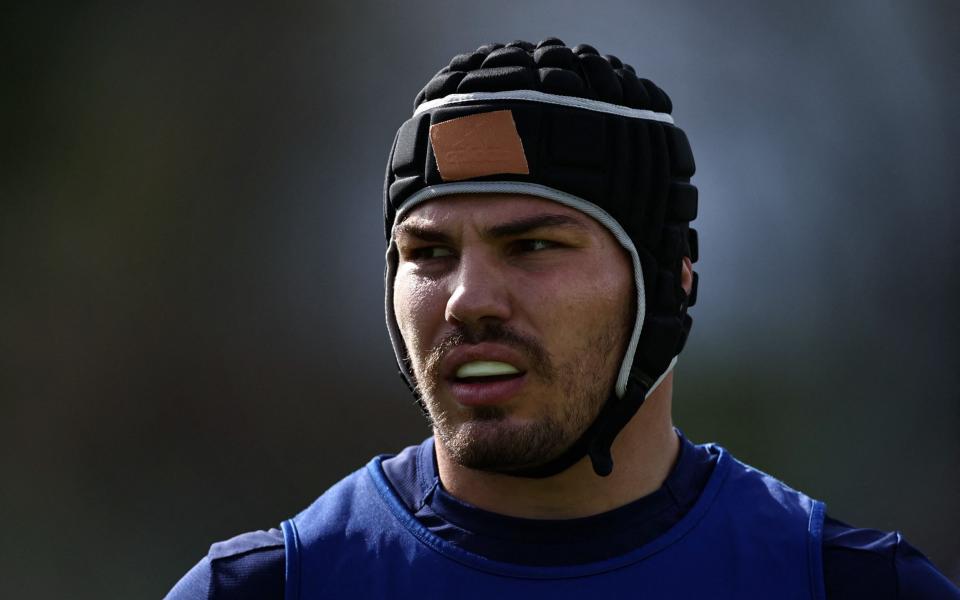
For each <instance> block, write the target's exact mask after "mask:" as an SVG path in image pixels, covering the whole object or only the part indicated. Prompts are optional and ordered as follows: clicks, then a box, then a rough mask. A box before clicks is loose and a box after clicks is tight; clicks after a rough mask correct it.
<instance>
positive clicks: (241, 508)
mask: <svg viewBox="0 0 960 600" xmlns="http://www.w3.org/2000/svg"><path fill="white" fill-rule="evenodd" d="M2 14H3V16H2V19H0V33H2V37H0V40H2V42H0V43H2V48H3V52H2V53H0V54H2V56H0V65H2V67H3V68H2V80H0V82H2V83H0V85H2V87H0V108H2V117H0V124H2V139H3V143H2V144H0V161H2V163H0V473H2V480H0V514H2V515H3V516H4V517H5V523H4V527H3V534H2V535H0V595H2V596H3V597H5V598H20V597H28V596H29V597H32V598H106V597H116V598H151V597H152V598H156V597H160V596H162V595H163V594H164V593H165V592H166V591H167V590H168V589H169V588H170V587H171V586H172V585H173V583H174V582H175V581H176V580H177V579H178V578H179V577H180V576H181V575H182V574H183V573H184V572H185V571H186V570H187V569H188V568H189V567H190V566H191V565H192V564H193V563H194V562H196V561H197V560H198V559H199V558H200V557H202V556H203V555H204V553H205V552H206V550H207V547H208V545H209V544H210V543H211V542H213V541H216V540H219V539H224V538H227V537H230V536H232V535H234V534H236V533H239V532H242V531H247V530H251V529H258V528H268V527H271V526H276V525H277V524H278V523H279V521H280V520H282V519H284V518H286V517H288V516H290V515H292V514H294V513H296V512H297V511H299V510H300V509H301V508H303V507H304V506H306V505H307V504H308V503H309V502H310V501H311V500H312V499H313V498H314V497H315V496H316V495H318V494H319V493H320V492H322V491H323V490H324V489H325V488H326V487H327V486H328V485H329V484H331V483H332V482H334V481H336V480H337V479H339V478H340V477H341V476H343V475H344V474H346V473H348V472H349V471H351V470H353V469H354V468H356V467H358V466H360V465H362V464H363V463H364V462H365V461H366V460H367V459H368V458H369V457H370V456H371V455H373V454H377V453H381V452H392V451H396V450H398V449H399V448H401V447H403V446H404V445H407V444H410V443H413V442H416V441H418V440H419V439H421V438H422V437H423V436H425V435H426V434H427V429H426V427H425V424H424V423H423V422H422V420H421V417H420V415H419V412H418V410H417V409H416V408H415V407H414V406H413V405H412V401H411V399H410V398H409V396H408V394H407V392H406V390H405V388H404V386H403V384H402V383H401V381H400V379H399V378H398V376H397V375H396V372H395V367H394V363H393V355H392V352H391V350H390V348H389V342H388V339H387V335H386V331H385V327H384V325H383V312H382V311H383V300H382V291H383V290H382V286H383V283H382V275H383V238H382V217H381V208H380V202H381V198H380V194H381V185H382V177H383V167H384V161H385V159H386V153H387V150H388V147H389V144H390V142H391V140H392V138H393V134H394V132H395V131H396V128H397V127H398V126H399V125H400V123H402V122H403V120H405V119H406V118H407V117H408V116H409V114H410V111H411V109H412V101H413V98H414V96H415V95H416V92H417V91H418V90H419V89H420V87H421V86H422V85H423V84H424V83H425V82H426V81H427V80H428V79H429V77H430V76H431V75H432V74H433V73H434V72H435V71H436V70H438V69H439V68H440V67H441V66H443V65H444V64H445V63H446V61H448V60H449V58H450V57H452V56H453V55H454V54H455V53H458V52H462V51H467V50H471V49H473V48H475V47H476V46H478V45H480V44H483V43H487V42H491V41H503V42H506V41H510V40H513V39H517V38H519V39H526V40H530V41H534V42H535V41H537V40H539V39H542V38H545V37H548V36H551V35H555V36H558V37H560V38H561V39H562V40H564V41H565V42H567V43H568V44H570V45H574V44H577V43H581V42H585V43H589V44H592V45H594V46H596V47H598V48H599V50H600V51H601V52H602V53H611V54H615V55H617V56H619V57H620V58H622V59H623V60H625V61H626V62H629V63H631V64H633V65H634V66H635V67H636V69H637V71H638V72H639V73H641V74H642V75H644V76H646V77H649V78H650V79H653V80H654V81H655V82H657V83H658V84H659V85H660V86H662V87H663V88H664V89H666V90H667V92H668V93H669V94H670V95H671V96H672V98H673V101H674V106H675V111H674V114H675V117H676V119H677V123H678V124H679V125H680V126H681V127H683V128H684V129H685V130H686V131H687V133H688V135H689V137H690V140H691V143H692V145H693V149H694V153H695V155H696V158H697V164H698V172H697V175H696V177H695V178H694V182H695V183H696V184H697V185H698V187H699V188H700V197H701V210H700V216H699V218H698V220H697V222H696V226H697V228H698V229H699V230H700V239H701V256H702V260H701V261H700V263H698V271H699V272H700V274H701V287H700V298H699V303H698V305H697V306H696V307H695V308H694V309H693V316H694V329H693V333H692V336H691V339H690V342H689V344H688V346H687V348H688V350H687V351H685V353H684V355H683V356H682V357H681V362H680V364H679V366H678V381H677V399H676V401H675V405H676V407H677V417H676V422H677V424H678V426H680V427H681V428H682V429H683V430H684V431H685V432H686V433H687V434H688V435H689V436H690V437H692V438H693V439H695V440H698V441H708V440H715V441H719V442H720V443H722V444H724V445H725V446H726V447H727V448H729V449H731V450H732V451H733V452H734V453H736V454H737V455H738V456H739V457H740V458H742V459H744V460H746V461H748V462H751V463H753V464H755V465H756V466H758V467H760V468H762V469H764V470H768V471H770V472H773V473H775V474H776V475H778V476H779V477H781V478H782V479H784V480H786V481H787V482H788V483H790V484H792V485H793V486H795V487H799V488H801V489H803V490H805V491H806V492H807V493H809V494H811V495H814V496H817V497H819V498H821V499H823V500H825V501H826V502H827V503H828V506H829V511H830V513H831V514H832V515H834V516H836V517H838V518H841V519H843V520H846V521H849V522H851V523H854V524H857V525H860V526H869V527H877V528H883V529H899V530H901V531H903V532H904V534H905V535H906V537H907V538H908V539H909V540H910V541H911V542H913V543H914V544H915V545H916V546H918V547H919V548H921V549H922V550H923V551H925V552H926V553H927V554H928V555H929V556H930V557H931V559H932V560H933V561H934V562H935V563H936V564H937V565H938V566H939V567H940V568H941V569H942V570H943V571H944V572H946V573H947V574H948V575H949V576H951V577H952V578H953V579H954V580H955V581H960V509H958V507H960V391H958V390H960V361H958V354H960V352H958V344H960V324H958V317H957V311H956V308H955V305H956V299H957V298H958V296H960V275H958V269H957V265H958V259H960V246H958V239H960V235H958V233H957V226H958V220H960V209H958V207H957V203H956V192H957V189H958V188H960V177H958V167H957V161H958V158H960V156H958V142H957V138H958V134H960V131H958V129H960V128H958V125H957V119H956V115H955V113H956V105H957V97H958V92H960V89H958V87H960V77H958V75H960V73H958V71H960V60H958V59H960V53H958V49H960V43H958V41H957V40H958V39H960V36H958V35H957V33H958V31H960V27H958V25H960V8H958V5H957V4H956V3H955V2H952V1H942V2H935V1H922V2H911V3H907V2H889V1H887V2H884V1H876V2H874V1H867V0H862V1H852V2H842V3H832V2H827V1H818V2H804V3H798V2H785V1H783V2H761V1H759V0H756V1H748V2H724V3H719V2H671V3H669V4H668V3H662V2H639V1H630V2H627V1H623V2H617V1H608V2H598V3H592V4H588V3H586V2H582V1H581V2H570V1H558V0H554V1H543V0H540V1H531V2H522V3H519V2H516V3H515V2H508V1H504V0H496V1H490V2H471V3H460V2H429V3H427V2H423V3H410V2H404V3H401V2H369V1H356V2H351V3H339V4H328V3H323V2H288V3H275V4H269V3H262V4H260V5H259V7H254V6H252V5H241V4H224V5H222V6H220V7H215V6H213V5H208V4H202V5H201V4H198V3H176V2H166V3H159V2H158V3H144V2H128V3H61V4H45V3H22V5H21V6H19V7H6V8H4V9H3V13H2Z"/></svg>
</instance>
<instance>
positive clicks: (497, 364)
mask: <svg viewBox="0 0 960 600" xmlns="http://www.w3.org/2000/svg"><path fill="white" fill-rule="evenodd" d="M525 383H526V372H525V371H522V370H520V369H519V368H518V367H516V366H515V365H512V364H510V363H508V362H503V361H498V360H471V361H468V362H465V363H463V364H461V365H460V366H459V367H457V369H456V371H454V373H453V376H452V377H451V378H450V389H451V391H452V392H453V397H454V399H455V400H456V401H457V403H459V404H460V405H461V406H472V407H477V406H493V405H499V404H504V403H506V402H509V401H510V400H511V399H512V398H514V397H515V396H516V395H517V393H519V392H520V391H521V389H522V388H523V386H524V384H525Z"/></svg>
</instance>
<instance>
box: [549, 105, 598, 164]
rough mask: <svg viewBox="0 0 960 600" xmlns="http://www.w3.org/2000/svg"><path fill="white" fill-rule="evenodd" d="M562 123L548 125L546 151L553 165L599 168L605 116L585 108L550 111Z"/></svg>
mask: <svg viewBox="0 0 960 600" xmlns="http://www.w3.org/2000/svg"><path fill="white" fill-rule="evenodd" d="M551 112H552V113H553V114H555V115H559V116H560V117H561V118H563V117H566V118H565V119H564V122H563V126H561V127H557V126H553V127H551V129H550V131H549V132H548V133H547V135H549V136H550V139H549V140H546V142H547V144H546V145H547V154H548V156H549V157H550V161H551V162H552V163H553V164H556V165H565V166H584V167H599V166H602V165H603V163H604V162H605V159H606V156H605V149H606V136H605V135H604V134H605V126H606V119H605V118H604V115H601V114H598V113H593V112H588V111H551Z"/></svg>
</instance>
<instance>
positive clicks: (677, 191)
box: [667, 181, 697, 221]
mask: <svg viewBox="0 0 960 600" xmlns="http://www.w3.org/2000/svg"><path fill="white" fill-rule="evenodd" d="M696 218H697V188H696V187H695V186H692V185H690V184H689V183H683V182H681V181H674V182H671V183H670V201H669V203H668V205H667V219H668V220H670V221H692V220H694V219H696Z"/></svg>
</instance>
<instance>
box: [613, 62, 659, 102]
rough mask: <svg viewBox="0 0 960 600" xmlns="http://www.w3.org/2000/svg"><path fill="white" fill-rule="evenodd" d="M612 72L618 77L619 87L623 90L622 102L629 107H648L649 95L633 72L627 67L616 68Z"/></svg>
mask: <svg viewBox="0 0 960 600" xmlns="http://www.w3.org/2000/svg"><path fill="white" fill-rule="evenodd" d="M614 73H616V74H617V77H619V78H620V89H621V90H622V91H623V103H624V104H625V105H626V106H629V107H630V108H639V109H644V110H649V109H650V95H649V94H648V93H647V89H646V88H645V87H643V84H642V83H640V80H639V79H637V76H636V75H634V74H633V72H631V71H629V70H627V69H622V68H621V69H616V70H615V71H614Z"/></svg>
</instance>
